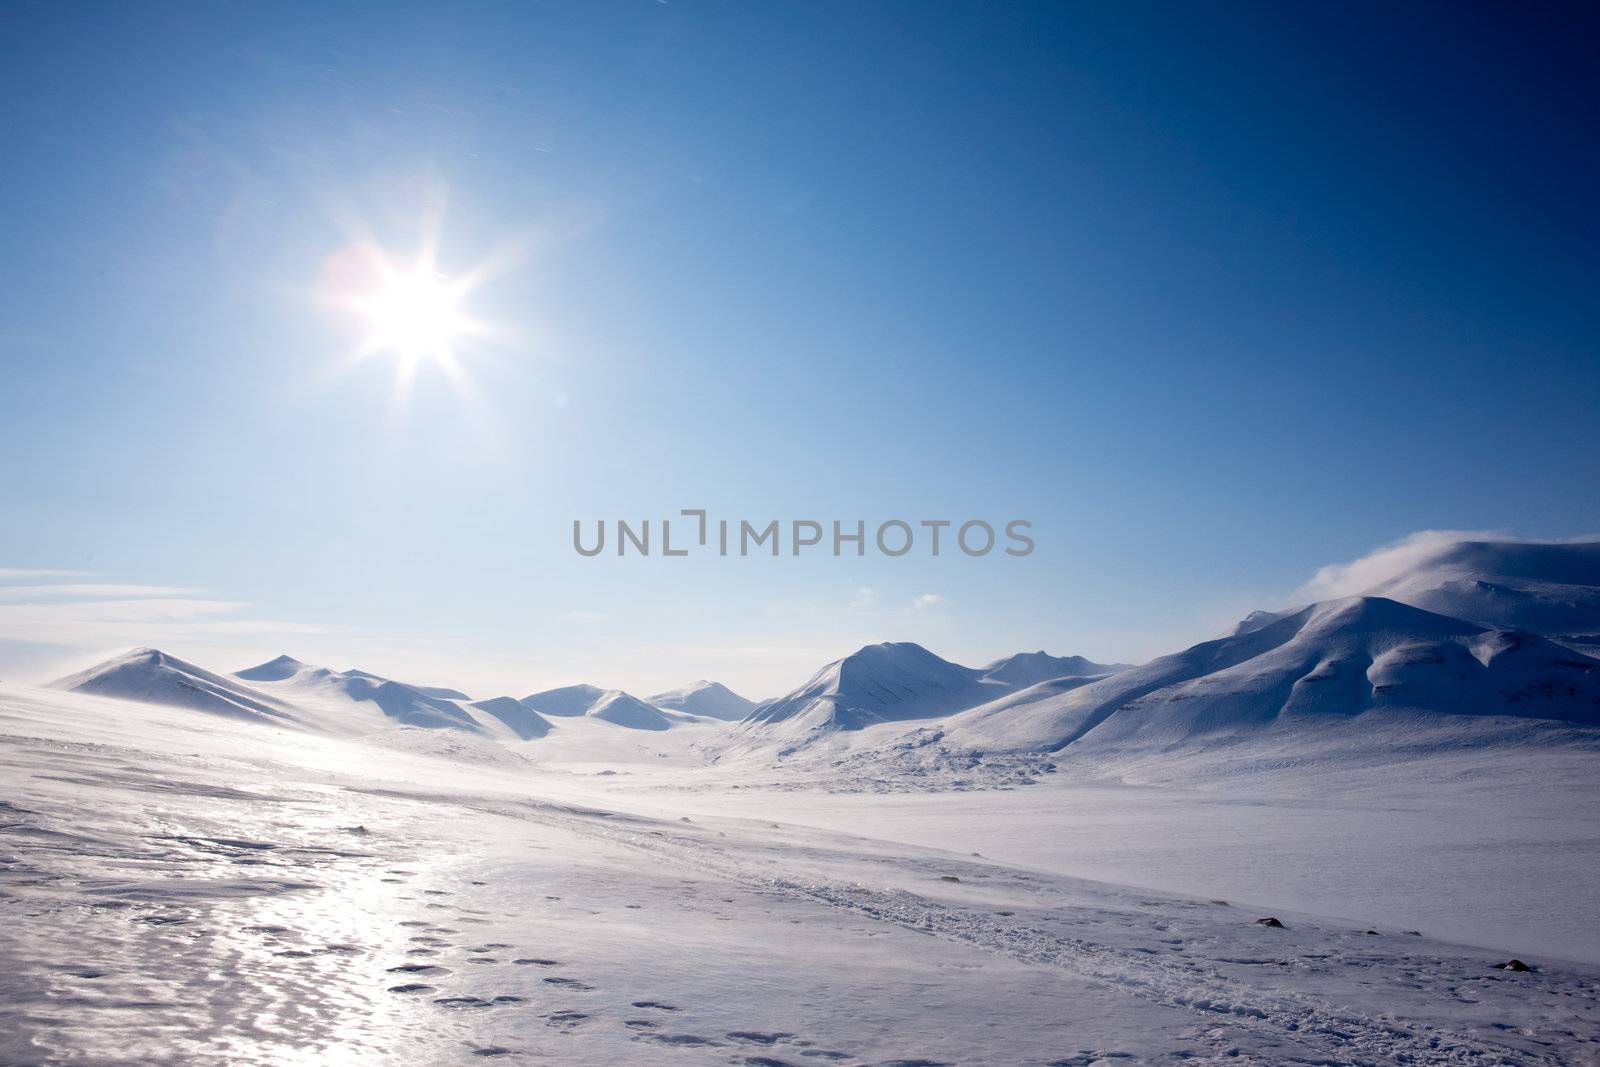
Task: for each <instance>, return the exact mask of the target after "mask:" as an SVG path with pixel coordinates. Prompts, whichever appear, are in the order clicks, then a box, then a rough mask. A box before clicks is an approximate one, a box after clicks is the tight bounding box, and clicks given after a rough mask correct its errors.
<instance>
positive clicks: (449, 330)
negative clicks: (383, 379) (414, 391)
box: [359, 266, 470, 362]
mask: <svg viewBox="0 0 1600 1067" xmlns="http://www.w3.org/2000/svg"><path fill="white" fill-rule="evenodd" d="M461 296H462V294H461V292H460V290H459V289H458V288H457V287H456V286H453V285H451V284H450V282H449V281H448V280H446V279H444V278H441V277H440V276H439V275H437V274H435V273H434V272H433V271H432V270H429V269H428V268H427V267H426V266H419V267H417V268H415V269H413V270H410V271H407V272H404V273H397V272H393V271H385V272H384V273H383V276H382V277H381V279H380V281H379V285H378V288H377V291H376V292H374V293H372V294H371V295H370V296H369V297H366V298H365V299H363V300H361V301H360V302H359V303H360V310H361V313H362V314H363V315H364V316H365V317H366V320H367V328H368V335H367V340H366V344H365V346H364V347H367V348H369V349H371V350H374V351H389V352H394V353H395V354H396V355H398V356H400V357H401V358H402V359H405V360H407V361H412V362H414V361H416V360H418V359H422V358H424V357H432V358H434V359H444V358H447V357H448V355H449V353H450V350H451V345H452V344H453V343H454V342H456V341H457V340H459V339H460V338H461V337H462V336H463V335H464V334H466V333H467V332H468V330H469V327H470V322H469V321H468V319H467V318H466V316H465V315H464V314H463V313H462V310H461Z"/></svg>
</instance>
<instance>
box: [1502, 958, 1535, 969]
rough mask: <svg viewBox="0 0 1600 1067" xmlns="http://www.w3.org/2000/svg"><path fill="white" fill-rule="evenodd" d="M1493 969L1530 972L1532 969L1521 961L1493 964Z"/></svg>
mask: <svg viewBox="0 0 1600 1067" xmlns="http://www.w3.org/2000/svg"><path fill="white" fill-rule="evenodd" d="M1495 967H1497V968H1499V969H1500V970H1502V971H1531V970H1533V968H1532V967H1529V966H1528V965H1527V964H1526V963H1523V962H1522V961H1521V960H1507V961H1506V962H1504V963H1497V964H1495Z"/></svg>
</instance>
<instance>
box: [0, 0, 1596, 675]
mask: <svg viewBox="0 0 1600 1067" xmlns="http://www.w3.org/2000/svg"><path fill="white" fill-rule="evenodd" d="M1565 18H1567V16H1563V15H1560V14H1559V13H1557V12H1555V11H1554V10H1553V9H1541V10H1539V11H1534V12H1513V11H1510V10H1507V9H1500V10H1496V9H1494V8H1489V7H1484V8H1478V7H1475V6H1472V5H1466V6H1462V5H1450V6H1440V7H1429V6H1426V5H1422V6H1414V7H1410V8H1408V9H1407V10H1405V11H1401V12H1396V11H1394V10H1391V9H1389V8H1387V7H1383V6H1378V5H1372V6H1354V5H1353V6H1348V7H1344V6H1341V7H1340V8H1339V9H1334V7H1333V6H1331V5H1330V6H1324V7H1318V8H1314V9H1311V10H1304V9H1298V8H1294V9H1291V8H1289V7H1285V6H1283V5H1272V4H1261V5H1254V4H1240V5H1233V6H1230V7H1229V8H1228V9H1227V10H1226V11H1221V10H1216V9H1211V8H1203V7H1201V6H1197V5H1176V4H1174V5H1121V4H1116V5H1113V4H1104V5H1088V4H1084V5H1063V4H1044V5H1038V6H1028V5H977V4H973V5H926V4H802V5H790V6H787V7H782V6H779V5H774V4H760V5H750V4H733V3H726V4H718V3H698V2H677V0H675V2H673V3H670V4H665V3H656V2H625V3H624V2H619V3H594V4H579V3H550V4H538V5H535V4H520V3H519V4H504V5H494V4H472V5H461V6H460V7H459V9H458V10H454V11H443V10H438V9H433V10H430V9H429V8H426V7H413V6H409V5H405V4H390V3H386V4H381V5H379V4H371V5H364V6H363V5H306V6H303V7H299V8H286V7H268V6H265V5H225V4H189V3H185V4H175V5H167V6H163V5H159V4H151V5H138V6H137V10H134V9H132V8H126V7H118V6H113V5H74V6H70V7H69V6H66V5H54V4H44V3H41V4H32V5H30V4H8V5H6V6H5V7H4V8H3V9H0V42H3V43H0V58H3V60H4V62H3V63H0V82H3V95H0V99H4V100H5V101H6V102H5V104H4V105H3V106H4V109H5V118H6V124H5V125H6V134H5V140H4V147H3V149H0V151H3V152H4V157H5V159H4V163H5V175H6V178H5V195H4V197H3V198H0V225H3V232H4V233H5V246H6V248H7V251H8V254H7V255H6V256H4V257H3V258H0V313H3V314H0V324H3V325H0V368H3V374H4V377H3V388H0V501H3V502H4V514H5V521H4V522H3V523H0V568H3V570H0V575H4V574H7V573H9V575H10V576H9V577H0V587H4V588H3V589H0V673H5V674H6V675H8V676H9V675H12V674H20V675H22V676H43V675H46V674H49V673H50V672H52V671H55V670H56V669H57V668H63V669H64V668H65V667H68V666H77V665H82V664H83V663H85V662H87V661H89V660H92V659H93V658H94V656H95V655H97V654H99V653H100V652H104V651H111V650H115V649H118V648H121V647H125V646H127V645H130V644H160V645H162V646H163V647H168V648H170V650H171V651H174V652H177V653H178V654H180V655H189V656H191V657H192V658H196V659H199V660H201V661H202V662H204V663H206V664H207V665H210V666H214V667H217V668H224V669H232V668H234V667H239V666H243V665H244V664H245V663H246V662H248V661H250V660H252V659H265V658H267V657H268V656H270V655H273V654H276V653H278V652H280V651H289V652H292V653H294V654H296V655H299V656H300V657H301V658H303V659H308V660H314V661H320V662H329V664H330V665H332V666H340V667H342V666H348V665H352V664H360V665H361V666H363V667H366V668H368V669H372V670H378V671H381V672H386V673H394V674H399V675H400V676H402V677H413V676H415V675H416V674H418V673H419V672H420V673H422V674H424V675H425V677H420V678H414V680H417V681H435V682H449V683H452V684H461V685H466V686H469V687H475V688H477V689H479V690H480V691H483V692H488V691H490V690H493V691H497V692H498V691H502V690H509V691H512V692H521V691H528V690H531V689H534V688H538V687H540V686H543V685H545V684H556V683H561V682H568V681H576V680H580V679H582V680H591V681H595V682H599V683H603V684H609V685H621V686H627V687H629V688H633V689H642V690H647V691H649V690H653V689H657V688H667V687H669V686H674V685H677V684H681V683H682V682H683V681H687V680H689V679H691V678H694V677H699V676H707V675H709V676H713V677H720V678H724V679H726V680H728V681H729V682H730V683H732V684H734V685H735V686H736V687H739V688H742V689H745V690H748V691H749V692H750V695H752V696H763V695H770V694H772V693H774V692H777V691H780V690H783V689H786V688H789V687H790V686H792V685H794V684H796V683H798V682H799V681H802V680H803V679H804V678H805V676H806V675H808V674H809V673H810V671H811V670H812V669H813V668H814V667H815V666H817V665H819V664H820V663H821V662H823V661H825V660H827V659H830V658H834V657H836V656H837V655H839V654H841V653H843V652H845V651H848V650H850V649H852V648H854V647H856V646H857V645H860V644H862V643H865V642H867V641H872V640H883V639H908V640H917V641H921V642H922V643H924V644H927V645H929V646H930V647H932V648H934V649H935V650H936V651H938V652H940V653H941V654H944V655H946V656H948V657H951V658H955V659H959V660H963V661H966V662H979V661H984V660H987V659H992V658H995V657H998V656H1000V655H1002V654H1005V653H1007V652H1009V651H1013V650H1016V649H1018V648H1029V649H1032V648H1038V647H1044V648H1047V649H1050V650H1052V651H1055V652H1060V653H1069V652H1070V653H1083V654H1087V655H1090V656H1093V657H1097V658H1102V659H1124V660H1131V659H1139V658H1143V657H1148V656H1150V655H1153V654H1156V653H1159V652H1162V651H1167V650H1170V649H1171V648H1173V647H1176V646H1179V645H1182V644H1185V643H1187V642H1189V641H1192V640H1195V639H1199V638H1202V637H1205V636H1209V635H1210V634H1211V633H1212V632H1214V631H1215V630H1217V629H1218V628H1220V627H1222V626H1223V625H1225V624H1226V622H1227V621H1228V620H1229V619H1230V618H1232V617H1234V616H1236V615H1239V614H1243V612H1244V611H1247V610H1249V609H1250V608H1252V607H1257V606H1261V605H1262V604H1275V603H1280V602H1282V601H1283V600H1284V599H1285V598H1286V597H1290V596H1292V595H1293V594H1294V591H1295V590H1296V589H1297V587H1298V586H1299V585H1300V584H1301V583H1302V582H1303V581H1305V580H1306V579H1308V578H1309V577H1310V576H1311V574H1312V573H1313V572H1314V571H1315V570H1316V568H1317V567H1319V566H1321V565H1323V564H1326V563H1329V562H1332V561H1337V560H1347V559H1350V558H1352V557H1355V556H1359V555H1361V554H1363V553H1364V552H1366V551H1368V550H1370V549H1372V548H1374V547H1375V546H1378V545H1381V544H1384V543H1387V542H1389V541H1392V540H1394V539H1396V538H1399V537H1401V536H1403V535H1405V534H1407V533H1409V532H1411V531H1414V530H1419V529H1426V528H1457V529H1505V530H1513V531H1516V532H1519V533H1522V534H1525V535H1531V536H1552V537H1559V536H1570V535H1574V534H1581V533H1585V532H1590V531H1593V530H1596V529H1600V498H1597V496H1596V494H1595V493H1594V492H1593V491H1592V487H1593V486H1594V485H1595V484H1596V483H1597V474H1600V470H1597V467H1600V420H1596V418H1595V417H1594V416H1595V412H1596V411H1597V410H1600V404H1597V400H1600V384H1597V381H1596V375H1595V373H1594V371H1595V366H1596V363H1595V351H1596V339H1597V338H1596V333H1597V331H1596V316H1597V312H1596V304H1595V301H1594V300H1593V293H1592V282H1593V278H1594V277H1595V276H1596V267H1597V266H1600V264H1597V263H1596V259H1597V252H1596V250H1597V249H1600V241H1597V237H1600V234H1597V233H1596V229H1597V224H1596V215H1595V212H1594V211H1593V208H1592V197H1593V194H1592V190H1593V188H1594V187H1595V185H1596V179H1597V177H1600V175H1597V173H1596V172H1597V169H1600V168H1597V167H1596V151H1597V150H1596V147H1595V143H1594V141H1593V138H1592V136H1591V133H1592V128H1593V119H1594V115H1595V90H1594V87H1593V84H1592V76H1591V75H1590V74H1589V73H1587V72H1586V71H1588V70H1589V69H1590V68H1589V66H1588V64H1590V63H1591V62H1592V59H1593V56H1592V55H1588V54H1586V53H1585V47H1586V46H1585V45H1584V44H1583V41H1584V40H1585V35H1584V33H1582V32H1581V30H1582V27H1579V26H1575V25H1571V24H1567V23H1565V22H1564V21H1563V19H1565ZM430 218H433V219H438V220H440V222H439V229H438V232H439V258H438V269H439V271H440V272H441V273H442V274H443V275H447V276H451V277H459V276H461V275H462V274H464V273H465V272H468V271H470V270H471V269H472V268H473V267H474V266H476V265H479V264H482V263H483V262H485V261H486V260H490V259H492V260H493V261H494V262H496V263H497V264H499V265H500V266H501V268H503V269H501V270H500V271H499V273H497V274H496V275H495V277H494V278H493V279H492V280H491V281H489V282H488V283H486V284H484V285H482V286H481V287H480V288H477V289H475V290H474V291H473V292H472V293H471V294H470V295H469V296H468V297H467V299H466V308H467V310H469V311H470V312H471V314H472V315H474V316H475V317H477V318H480V319H482V320H484V321H486V322H489V323H491V324H493V325H494V327H495V335H494V336H493V337H491V338H481V339H472V340H471V341H470V343H463V344H462V345H460V346H459V347H458V356H459V361H460V365H461V367H462V370H463V372H464V374H465V375H466V376H467V378H468V379H469V380H470V383H471V387H470V389H466V390H461V389H458V388H457V387H456V386H455V385H453V383H452V382H451V380H450V379H449V377H448V376H446V375H445V374H444V373H442V372H441V371H440V369H439V368H437V367H435V366H432V365H430V364H428V363H427V362H426V361H424V363H423V364H422V365H421V366H419V367H418V368H417V371H416V373H415V375H414V377H413V379H412V381H411V386H410V389H409V391H408V392H407V394H406V396H405V399H404V402H403V403H400V402H398V401H397V399H396V380H397V361H396V360H395V359H394V358H392V356H391V355H389V354H386V353H379V354H376V355H374V356H372V357H371V358H368V359H365V360H362V361H359V362H356V363H354V364H352V363H351V362H350V361H349V360H348V358H347V356H348V353H349V350H350V348H351V346H352V337H351V335H350V330H349V324H348V323H347V322H343V321H340V320H339V319H338V317H337V316H335V315H333V314H331V313H330V311H329V309H328V308H327V306H326V301H325V300H323V299H320V293H321V290H320V289H319V286H320V285H321V284H322V281H321V280H322V279H323V278H324V277H325V272H326V269H327V266H326V265H327V264H328V262H329V260H330V257H333V256H335V255H336V254H337V253H338V252H339V250H340V249H341V248H345V247H347V246H349V245H350V244H351V243H352V240H353V239H354V238H355V237H356V236H357V235H358V234H364V235H365V237H366V239H368V240H370V241H371V242H374V243H376V244H377V245H379V246H381V247H382V248H384V249H386V250H388V251H389V252H390V253H392V254H394V255H396V256H399V255H404V254H408V253H409V252H410V251H411V250H413V249H414V248H416V247H417V245H418V243H419V241H420V240H421V239H422V236H423V230H424V220H426V219H430ZM684 507H707V508H710V509H712V511H713V512H714V513H715V514H719V515H725V516H728V517H734V518H738V517H747V518H750V519H752V520H763V521H764V520H766V519H769V518H780V519H794V518H815V519H821V520H831V519H835V518H837V519H843V520H847V521H852V522H853V521H854V520H855V519H858V518H861V519H866V520H868V521H869V522H876V521H879V520H882V519H885V518H890V517H904V518H909V519H913V520H915V519H920V518H950V519H954V520H957V521H960V520H962V519H966V518H985V519H989V520H990V521H995V522H997V523H999V522H1004V521H1005V520H1007V519H1011V518H1018V517H1021V518H1026V519H1029V520H1031V521H1032V522H1033V524H1034V534H1035V538H1036V541H1037V544H1038V548H1037V550H1036V551H1035V552H1034V554H1033V555H1031V556H1029V557H1027V558H1026V559H1013V558H1008V557H1004V556H998V555H996V556H990V557H985V558H983V559H965V558H962V557H960V556H942V557H941V558H939V559H931V558H928V557H926V556H923V555H921V554H913V555H912V556H908V557H905V558H902V559H883V558H881V557H876V558H875V557H868V558H866V559H863V560H856V559H843V560H835V559H833V558H831V556H826V555H818V556H816V557H805V558H801V559H794V558H790V557H785V558H781V559H778V560H772V559H765V558H763V559H749V560H737V559H726V560H724V559H716V558H692V559H689V560H664V559H659V558H652V559H615V558H612V557H604V558H599V559H595V560H587V559H581V558H579V557H577V555H576V554H575V553H574V552H573V551H572V549H571V545H570V535H571V523H572V520H573V519H575V518H583V519H585V520H593V519H597V518H602V517H603V518H608V519H615V518H618V517H627V518H631V519H643V518H647V517H648V518H658V517H660V516H663V515H671V514H674V513H675V512H676V511H677V510H678V509H679V508H684ZM29 572H61V573H55V574H40V573H29ZM50 585H55V586H67V587H71V588H70V589H59V588H58V589H55V590H51V589H44V590H41V589H39V588H38V587H39V586H50ZM7 590H9V591H7ZM864 591H870V592H864ZM929 596H933V597H937V598H938V600H937V602H936V603H930V602H928V601H927V600H926V599H925V600H924V602H923V603H924V606H923V607H921V608H917V607H913V603H914V601H915V600H916V598H918V597H923V598H927V597H929Z"/></svg>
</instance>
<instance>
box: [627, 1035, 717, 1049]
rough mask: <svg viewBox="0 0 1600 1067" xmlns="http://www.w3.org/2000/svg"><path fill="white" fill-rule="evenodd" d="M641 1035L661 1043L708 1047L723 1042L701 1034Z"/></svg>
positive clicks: (648, 1039)
mask: <svg viewBox="0 0 1600 1067" xmlns="http://www.w3.org/2000/svg"><path fill="white" fill-rule="evenodd" d="M640 1036H641V1037H643V1038H644V1039H645V1040H647V1041H654V1042H656V1043H657V1044H661V1045H679V1046H683V1047H691V1046H692V1047H706V1046H711V1045H720V1044H722V1042H720V1041H713V1040H712V1039H711V1038H709V1037H701V1036H700V1035H699V1034H641V1035H640Z"/></svg>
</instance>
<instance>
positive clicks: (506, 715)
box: [472, 697, 550, 741]
mask: <svg viewBox="0 0 1600 1067" xmlns="http://www.w3.org/2000/svg"><path fill="white" fill-rule="evenodd" d="M472 706H473V707H474V708H476V709H478V710H479V711H481V712H483V713H485V714H487V715H493V716H494V717H495V718H496V719H499V720H500V721H501V722H503V723H505V724H506V726H507V728H509V729H510V730H511V732H512V733H514V734H516V735H517V737H518V738H519V739H521V740H523V741H533V740H536V739H538V738H541V737H543V736H545V735H546V734H548V733H549V732H550V720H549V719H547V718H545V717H544V716H543V715H540V714H539V713H538V712H537V711H534V710H533V709H532V708H530V707H528V706H527V705H526V704H524V703H523V702H522V701H520V700H518V699H516V698H515V697H491V698H489V699H488V700H476V701H473V703H472Z"/></svg>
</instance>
